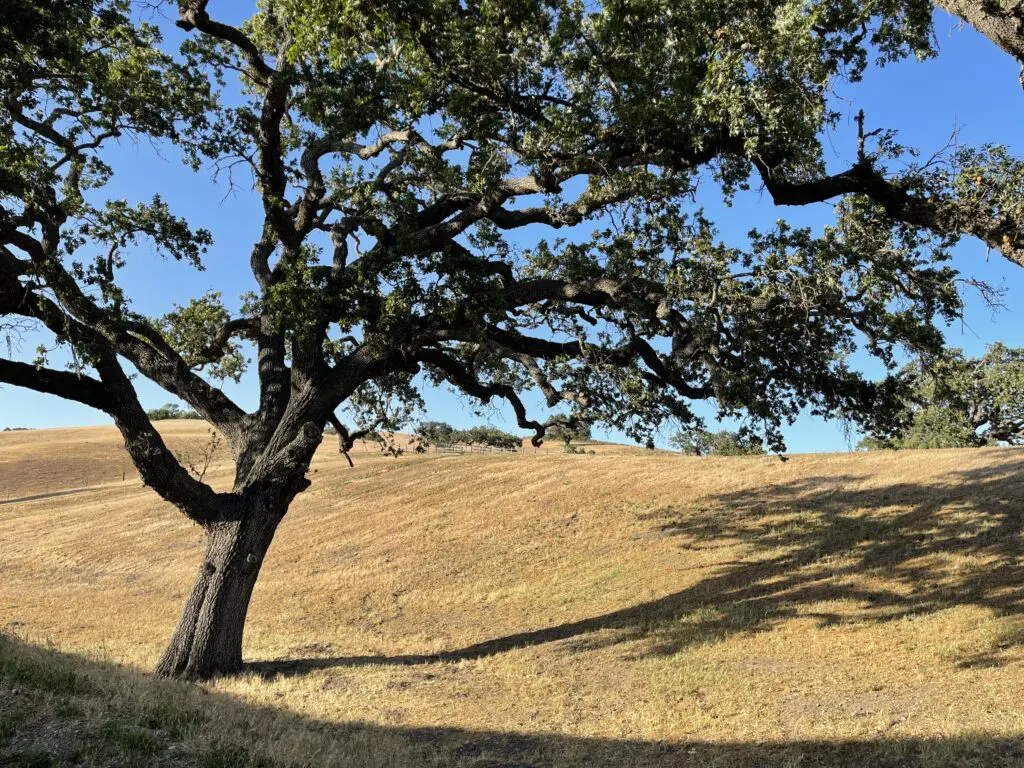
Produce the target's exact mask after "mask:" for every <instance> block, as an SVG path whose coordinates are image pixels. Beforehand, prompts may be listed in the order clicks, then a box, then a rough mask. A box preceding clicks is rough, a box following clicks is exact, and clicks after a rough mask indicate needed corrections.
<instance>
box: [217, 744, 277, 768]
mask: <svg viewBox="0 0 1024 768" xmlns="http://www.w3.org/2000/svg"><path fill="white" fill-rule="evenodd" d="M199 764H200V766H202V768H272V766H273V763H271V762H270V761H269V760H266V759H264V758H261V757H255V756H254V755H253V754H252V753H251V752H249V750H247V749H244V748H243V747H236V746H225V745H219V744H215V745H214V746H213V747H211V748H210V750H209V751H208V752H206V753H204V754H203V755H202V757H201V758H200V763H199Z"/></svg>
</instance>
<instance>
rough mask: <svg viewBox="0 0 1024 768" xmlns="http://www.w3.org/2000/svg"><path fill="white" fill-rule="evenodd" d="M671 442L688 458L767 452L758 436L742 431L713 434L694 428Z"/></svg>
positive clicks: (721, 431) (685, 431)
mask: <svg viewBox="0 0 1024 768" xmlns="http://www.w3.org/2000/svg"><path fill="white" fill-rule="evenodd" d="M670 442H671V443H672V444H673V445H674V446H676V448H678V449H679V450H680V451H682V452H683V453H685V454H687V455H688V456H761V455H763V454H764V452H765V451H764V446H763V445H762V444H761V441H760V440H759V439H758V438H757V436H756V435H752V434H749V433H747V432H744V431H742V430H741V431H739V432H731V431H729V430H719V431H717V432H711V431H709V430H706V429H702V428H699V427H693V428H689V429H684V430H682V431H680V432H677V433H676V434H675V435H673V436H672V438H671V441H670Z"/></svg>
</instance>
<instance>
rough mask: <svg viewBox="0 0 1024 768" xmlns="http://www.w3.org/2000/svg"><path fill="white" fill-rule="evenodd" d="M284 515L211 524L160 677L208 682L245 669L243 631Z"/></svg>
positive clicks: (260, 515)
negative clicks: (200, 562)
mask: <svg viewBox="0 0 1024 768" xmlns="http://www.w3.org/2000/svg"><path fill="white" fill-rule="evenodd" d="M281 517H283V515H281V514H277V513H275V512H272V511H261V512H260V513H258V514H249V515H246V516H245V517H244V518H243V519H242V520H240V521H234V522H230V523H218V524H215V525H211V526H209V527H208V528H207V531H206V552H205V554H204V556H203V563H202V565H201V566H200V567H199V572H198V573H197V574H196V581H195V584H194V585H193V587H192V593H191V594H190V595H189V598H188V601H187V602H186V603H185V609H184V611H183V612H182V615H181V619H180V621H179V622H178V626H177V629H175V631H174V635H173V636H172V637H171V641H170V644H169V645H168V647H167V650H166V651H164V655H163V657H162V658H161V659H160V663H159V664H157V667H156V674H157V675H158V676H161V677H179V678H185V679H190V680H203V679H207V678H211V677H216V676H218V675H227V674H233V673H235V672H239V671H240V670H241V669H242V632H243V630H244V628H245V616H246V613H247V612H248V610H249V601H250V599H251V598H252V590H253V587H254V586H255V585H256V578H257V577H258V576H259V572H260V566H262V565H263V559H264V557H265V556H266V554H267V550H268V549H269V547H270V542H271V541H272V540H273V538H274V532H275V531H276V529H277V525H278V523H279V522H280V520H281Z"/></svg>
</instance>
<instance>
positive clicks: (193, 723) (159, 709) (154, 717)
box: [139, 701, 207, 739]
mask: <svg viewBox="0 0 1024 768" xmlns="http://www.w3.org/2000/svg"><path fill="white" fill-rule="evenodd" d="M206 720H207V717H206V715H204V714H203V713H202V712H199V711H198V710H195V709H189V708H187V707H182V706H179V705H177V704H175V703H174V702H171V701H161V702H159V703H158V704H157V705H156V706H154V707H152V708H151V709H149V710H147V711H145V712H144V713H143V714H142V717H141V718H140V719H139V725H141V726H143V727H145V728H148V729H150V730H153V731H164V732H165V733H166V734H167V735H168V736H169V737H170V738H172V739H180V738H182V737H183V736H185V735H186V734H188V733H192V732H195V731H197V730H199V729H200V728H201V727H202V726H203V724H204V723H205V722H206Z"/></svg>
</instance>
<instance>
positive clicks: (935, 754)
mask: <svg viewBox="0 0 1024 768" xmlns="http://www.w3.org/2000/svg"><path fill="white" fill-rule="evenodd" d="M165 425H166V426H164V425H162V429H165V430H166V434H167V435H168V440H169V442H170V443H171V444H172V445H173V446H175V448H176V449H179V450H195V449H196V447H197V446H199V445H201V444H202V443H203V442H204V440H205V437H206V431H205V427H204V426H202V425H199V424H196V423H165ZM118 445H119V441H118V439H117V436H116V433H115V432H114V430H113V429H107V428H91V429H82V430H52V431H51V430H43V431H38V432H22V433H8V434H3V435H0V493H3V492H4V490H3V489H4V487H5V486H6V487H10V488H12V489H14V493H16V494H18V495H15V496H13V498H20V497H23V496H30V495H34V494H37V493H43V492H52V491H55V490H58V489H59V488H60V487H64V488H82V487H89V486H100V487H99V488H94V489H93V490H89V491H85V492H81V493H77V494H72V495H67V496H60V497H53V498H47V499H39V500H35V501H25V502H15V503H8V504H0V542H2V544H0V576H2V578H0V631H3V632H4V633H6V634H7V635H9V636H12V637H16V638H19V639H20V640H19V642H18V643H14V641H11V640H9V641H8V643H7V646H6V648H7V650H6V653H7V654H8V655H9V656H10V657H11V658H30V660H31V659H35V661H34V662H33V663H36V662H38V663H40V664H42V663H43V661H41V659H42V657H37V656H32V654H39V653H41V652H39V651H33V650H32V649H30V648H27V647H25V646H23V644H22V643H23V642H28V643H30V644H35V645H39V644H42V643H49V644H51V645H52V646H54V647H55V648H58V649H60V650H61V651H64V652H66V653H69V654H73V655H74V658H70V659H64V660H57V661H54V662H53V663H54V664H57V665H60V664H64V665H71V666H72V667H74V665H80V666H79V667H75V668H76V669H80V674H82V675H85V676H87V677H90V679H97V680H113V681H116V682H110V683H108V684H106V685H107V688H111V689H113V690H116V691H117V692H118V693H117V695H116V696H115V699H117V700H118V701H121V702H122V704H123V709H124V710H125V711H148V710H147V707H151V706H155V704H154V702H157V701H159V700H161V697H164V696H168V695H172V694H171V693H168V692H169V691H170V692H172V693H173V695H174V696H177V697H179V698H180V697H184V699H182V701H185V700H186V699H187V701H188V702H189V703H188V706H186V707H185V708H186V709H188V707H196V708H201V709H202V711H203V713H204V714H203V723H204V725H203V726H202V727H196V728H194V729H192V730H189V731H188V733H187V734H186V735H185V736H182V737H181V744H182V745H183V746H181V749H182V750H184V751H183V752H182V753H181V755H184V754H188V755H189V756H191V757H190V758H189V759H190V760H192V759H194V761H195V762H196V764H203V765H205V764H210V765H213V764H215V763H209V761H208V760H207V758H206V757H203V755H209V754H215V753H213V752H210V750H211V749H214V748H215V747H216V749H221V748H222V747H223V744H222V742H223V743H227V744H230V743H236V744H240V743H246V744H247V749H248V750H249V752H247V753H246V754H247V755H250V756H252V755H263V756H265V757H266V758H267V759H269V760H271V761H273V762H274V763H275V764H276V763H280V764H295V765H336V764H350V765H360V766H361V765H391V766H412V765H423V764H427V765H430V764H436V765H457V766H464V767H465V768H469V767H470V766H473V767H475V768H482V766H489V767H490V768H495V767H496V766H513V765H563V766H569V765H578V764H583V763H586V764H599V765H608V766H618V765H635V766H640V765H665V766H676V765H694V766H697V765H701V766H703V765H716V766H731V765H766V766H767V765H771V766H775V765H778V766H797V765H800V766H808V765H822V766H824V765H849V766H854V765H927V766H947V765H948V766H954V765H957V766H959V765H978V766H989V765H1006V766H1010V765H1024V740H1022V734H1024V709H1022V708H1021V706H1020V704H1019V696H1018V692H1019V691H1020V690H1021V689H1022V687H1024V612H1022V607H1024V603H1022V600H1024V583H1022V576H1024V538H1022V537H1024V533H1022V532H1024V472H1022V461H1024V453H1022V452H1020V451H1016V450H998V449H992V450H976V451H927V452H907V453H899V454H891V453H874V454H860V455H849V454H846V455H817V456H796V457H793V458H792V459H791V460H790V461H788V462H786V463H782V462H780V461H779V460H778V459H774V458H769V457H764V458H761V457H756V458H736V459H697V458H688V457H682V456H679V455H670V454H662V453H650V452H643V451H636V450H631V449H623V448H615V447H611V446H599V447H598V448H596V450H597V451H598V455H595V456H564V455H560V454H558V453H557V452H554V451H551V452H548V453H547V454H545V455H543V456H531V455H525V456H524V455H514V454H513V455H509V454H493V455H471V456H470V455H463V456H443V455H433V454H432V455H428V456H405V457H402V458H401V459H399V460H397V461H394V460H391V459H384V458H380V457H378V456H376V455H374V454H373V453H372V452H365V453H362V452H360V451H359V450H357V452H356V454H355V459H356V468H355V469H349V468H348V467H347V465H346V464H345V462H344V459H342V458H341V457H339V456H337V455H336V453H334V449H333V447H332V446H330V445H327V446H325V447H323V448H322V449H321V452H320V453H319V454H318V456H317V459H316V461H315V462H314V463H313V466H312V470H313V471H314V472H315V474H313V475H312V478H313V486H312V488H311V489H310V490H309V491H308V492H307V493H305V494H303V495H302V496H301V497H300V498H299V499H298V500H297V501H296V503H295V505H294V507H293V509H292V511H291V512H290V514H289V516H288V517H287V518H286V519H285V522H284V523H283V525H282V527H281V530H280V533H279V535H278V538H277V540H276V541H275V543H274V545H273V547H272V548H271V552H270V556H269V558H268V561H267V564H266V566H265V568H264V572H263V574H262V576H261V580H260V582H259V584H258V585H257V588H256V594H255V597H254V601H253V605H252V609H251V612H250V620H249V623H248V628H247V634H246V650H245V652H246V657H247V659H249V660H251V661H252V662H253V664H252V666H251V668H250V671H249V672H248V673H246V674H245V675H243V676H241V677H239V678H234V679H226V680H220V681H217V682H215V683H213V684H210V685H208V686H204V687H203V688H202V689H201V690H204V691H207V692H209V693H208V694H206V695H200V694H198V693H195V689H193V688H190V687H187V686H176V685H173V684H172V685H165V684H160V685H159V686H157V685H155V683H154V682H153V681H151V680H149V679H148V678H146V677H144V676H141V675H138V674H136V673H134V672H130V671H123V670H122V671H111V670H109V669H108V668H107V667H106V666H97V665H96V664H92V665H89V664H86V663H85V662H82V661H81V660H80V657H82V656H87V657H90V658H91V659H93V660H94V661H99V662H103V663H104V664H107V665H109V664H120V665H124V666H126V667H128V668H129V670H131V669H139V670H146V669H148V668H150V667H151V666H152V665H153V663H154V662H155V660H156V658H157V656H158V655H159V653H160V651H161V649H162V645H163V643H164V642H165V641H166V639H167V638H168V636H169V635H170V632H171V630H172V628H173V626H174V623H175V620H176V619H177V613H178V611H179V609H180V607H181V604H182V602H183V600H184V596H185V594H186V593H187V590H188V589H189V586H190V582H191V578H192V574H193V572H194V570H195V569H196V567H197V565H198V562H199V556H200V551H201V531H200V530H199V529H198V528H195V527H192V526H190V525H189V524H188V523H187V522H185V521H184V519H183V518H181V516H180V515H179V514H178V513H177V512H175V511H174V510H173V509H172V508H170V507H169V506H168V505H167V504H165V503H163V502H162V501H160V500H159V499H158V498H157V497H156V496H155V495H154V494H153V493H152V492H151V491H149V490H148V489H145V488H142V487H140V486H139V484H138V481H137V480H132V481H130V482H126V483H122V482H121V481H120V469H119V467H120V465H121V464H122V463H124V459H123V453H121V452H120V449H119V448H118ZM82 446H88V448H89V450H90V451H91V453H90V454H89V455H88V456H83V454H82V452H81V451H82V450H83V448H82ZM93 457H94V458H93ZM38 467H47V468H48V469H47V471H48V472H49V473H50V474H49V475H48V476H47V478H48V479H47V480H46V482H44V481H43V480H41V479H38V478H33V477H30V475H32V474H33V473H34V472H36V471H37V470H36V468H38ZM61 467H68V468H69V470H68V473H67V481H66V483H64V484H63V485H61V484H57V485H56V486H55V485H54V484H53V478H59V477H60V468H61ZM111 468H114V469H115V471H113V472H112V471H111ZM110 475H114V477H110ZM229 476H230V475H229V467H228V466H226V465H225V464H224V463H219V464H217V465H216V466H215V467H214V468H213V470H212V477H213V480H214V482H215V483H217V484H222V483H227V482H228V481H229ZM2 501H3V497H0V502H2ZM12 643H14V644H12ZM26 655H27V656H26ZM47 663H49V662H47ZM0 671H2V667H0ZM3 695H4V689H3V687H2V684H0V697H2V696H3ZM47 695H48V696H49V695H50V694H47ZM107 695H108V696H113V694H107ZM83 697H85V698H86V699H87V698H88V697H87V696H85V695H84V694H83V695H82V696H80V697H79V698H83ZM118 697H119V698H118ZM51 698H52V697H51ZM58 698H59V697H58ZM46 701H47V702H49V701H50V699H46ZM40 706H41V707H42V708H43V710H45V711H48V710H47V709H46V706H44V705H43V704H40ZM47 706H48V705H47ZM54 706H55V705H54ZM76 706H79V708H80V709H83V707H84V708H86V709H87V707H85V704H80V705H76ZM183 706H185V705H183ZM83 711H84V709H83ZM0 714H2V710H0ZM2 736H3V734H2V732H0V745H2V743H3V741H2ZM232 739H234V742H232V741H231V740H232ZM217 745H220V746H217ZM224 748H226V747H224ZM0 749H2V746H0ZM167 754H168V753H166V752H160V753H159V755H162V756H163V757H160V759H165V758H166V757H167ZM216 754H220V753H216ZM159 755H158V756H159ZM181 755H179V756H178V757H176V758H175V760H180V759H183V758H181ZM147 759H149V760H155V759H156V758H155V757H153V756H152V755H150V756H149V757H147ZM218 759H219V758H218ZM246 759H247V760H248V759H249V758H248V757H247V758H246ZM253 759H255V758H253ZM0 760H2V756H0ZM204 760H207V762H203V761H204ZM186 762H187V761H186ZM172 764H173V761H172ZM216 764H220V763H216ZM224 764H228V763H224ZM238 764H239V765H241V764H243V763H238ZM244 764H248V763H244Z"/></svg>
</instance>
